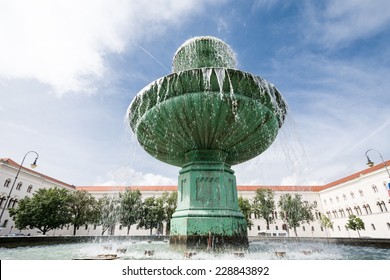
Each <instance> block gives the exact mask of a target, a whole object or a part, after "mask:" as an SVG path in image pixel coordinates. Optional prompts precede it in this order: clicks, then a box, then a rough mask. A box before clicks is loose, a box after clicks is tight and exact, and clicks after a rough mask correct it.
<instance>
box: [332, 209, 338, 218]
mask: <svg viewBox="0 0 390 280" xmlns="http://www.w3.org/2000/svg"><path fill="white" fill-rule="evenodd" d="M332 213H333V217H334V218H338V217H339V216H338V215H337V211H336V210H333V211H332Z"/></svg>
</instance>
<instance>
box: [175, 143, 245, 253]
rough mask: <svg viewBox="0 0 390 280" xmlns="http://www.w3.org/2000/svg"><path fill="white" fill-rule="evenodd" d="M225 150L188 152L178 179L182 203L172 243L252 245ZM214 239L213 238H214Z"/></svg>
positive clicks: (176, 217)
mask: <svg viewBox="0 0 390 280" xmlns="http://www.w3.org/2000/svg"><path fill="white" fill-rule="evenodd" d="M226 157H227V153H226V152H223V151H221V150H194V151H190V152H188V153H187V154H186V158H187V160H188V163H187V164H186V165H184V166H183V168H182V169H181V171H180V175H179V182H178V205H177V208H176V212H175V213H174V215H173V217H172V220H171V237H170V243H171V244H173V245H184V246H186V247H200V248H205V247H207V245H208V243H209V242H210V241H211V243H212V244H210V245H211V246H213V247H222V246H228V247H231V246H239V247H246V246H247V245H248V238H247V226H246V222H245V218H244V216H243V215H242V213H241V212H240V211H239V208H238V201H237V188H236V177H235V176H234V171H233V170H232V169H231V168H230V165H228V164H226V163H225V161H226ZM210 238H211V240H210Z"/></svg>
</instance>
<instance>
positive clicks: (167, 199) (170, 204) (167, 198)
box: [162, 192, 177, 235]
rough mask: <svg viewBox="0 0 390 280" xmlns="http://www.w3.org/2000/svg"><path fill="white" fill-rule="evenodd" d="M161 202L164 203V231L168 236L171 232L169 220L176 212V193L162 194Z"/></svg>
mask: <svg viewBox="0 0 390 280" xmlns="http://www.w3.org/2000/svg"><path fill="white" fill-rule="evenodd" d="M162 200H163V202H164V212H165V215H164V217H165V222H166V230H165V233H166V234H167V235H169V233H170V230H171V219H172V215H173V213H175V211H176V207H177V192H171V193H168V192H164V193H163V194H162Z"/></svg>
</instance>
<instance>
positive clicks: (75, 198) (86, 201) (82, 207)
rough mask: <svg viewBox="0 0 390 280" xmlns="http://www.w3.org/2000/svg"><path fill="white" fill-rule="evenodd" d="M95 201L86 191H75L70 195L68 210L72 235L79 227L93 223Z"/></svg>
mask: <svg viewBox="0 0 390 280" xmlns="http://www.w3.org/2000/svg"><path fill="white" fill-rule="evenodd" d="M95 203H96V199H95V198H94V197H93V196H92V195H91V194H90V193H88V192H86V191H75V192H73V193H71V195H70V201H69V208H70V211H71V224H72V225H73V235H76V231H77V228H78V227H79V226H81V225H84V224H87V223H89V222H93V218H94V215H93V211H94V207H95Z"/></svg>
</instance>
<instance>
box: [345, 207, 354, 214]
mask: <svg viewBox="0 0 390 280" xmlns="http://www.w3.org/2000/svg"><path fill="white" fill-rule="evenodd" d="M345 210H347V212H348V216H350V215H353V212H352V209H351V207H348V208H345Z"/></svg>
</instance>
